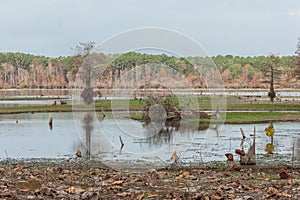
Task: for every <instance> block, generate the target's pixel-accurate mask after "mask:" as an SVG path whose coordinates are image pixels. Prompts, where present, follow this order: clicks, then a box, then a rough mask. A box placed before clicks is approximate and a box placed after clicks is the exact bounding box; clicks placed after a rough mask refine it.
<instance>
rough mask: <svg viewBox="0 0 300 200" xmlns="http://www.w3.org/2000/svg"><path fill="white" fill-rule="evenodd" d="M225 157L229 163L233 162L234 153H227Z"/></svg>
mask: <svg viewBox="0 0 300 200" xmlns="http://www.w3.org/2000/svg"><path fill="white" fill-rule="evenodd" d="M225 156H226V157H227V162H233V155H232V153H226V154H225Z"/></svg>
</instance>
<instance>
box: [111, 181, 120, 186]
mask: <svg viewBox="0 0 300 200" xmlns="http://www.w3.org/2000/svg"><path fill="white" fill-rule="evenodd" d="M122 183H123V181H114V182H112V183H111V184H112V185H121V184H122Z"/></svg>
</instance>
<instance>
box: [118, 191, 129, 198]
mask: <svg viewBox="0 0 300 200" xmlns="http://www.w3.org/2000/svg"><path fill="white" fill-rule="evenodd" d="M117 195H118V196H119V197H127V196H130V195H131V193H129V192H121V193H118V194H117Z"/></svg>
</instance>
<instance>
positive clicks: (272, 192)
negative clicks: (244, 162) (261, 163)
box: [267, 187, 278, 194]
mask: <svg viewBox="0 0 300 200" xmlns="http://www.w3.org/2000/svg"><path fill="white" fill-rule="evenodd" d="M267 193H269V194H278V190H277V189H276V188H273V187H271V188H269V189H268V190H267Z"/></svg>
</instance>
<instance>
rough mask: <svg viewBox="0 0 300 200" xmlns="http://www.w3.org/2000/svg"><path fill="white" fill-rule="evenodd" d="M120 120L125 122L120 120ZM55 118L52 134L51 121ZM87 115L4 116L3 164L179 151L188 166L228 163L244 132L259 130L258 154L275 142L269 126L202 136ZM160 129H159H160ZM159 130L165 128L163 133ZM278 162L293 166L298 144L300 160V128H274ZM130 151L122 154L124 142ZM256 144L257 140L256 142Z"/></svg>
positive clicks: (0, 131) (162, 156) (0, 136)
mask: <svg viewBox="0 0 300 200" xmlns="http://www.w3.org/2000/svg"><path fill="white" fill-rule="evenodd" d="M118 116H119V117H118ZM50 117H52V118H53V128H52V129H50V127H49V125H48V122H49V118H50ZM88 119H89V118H87V114H86V113H77V114H75V115H74V114H73V113H34V114H31V113H23V114H10V115H0V159H5V158H7V157H9V158H16V159H22V158H67V159H68V158H74V153H75V152H76V150H77V149H80V150H81V151H82V152H83V154H87V155H88V154H89V153H90V155H91V157H94V158H97V159H101V160H103V161H120V160H123V161H124V160H144V161H150V162H151V161H161V162H168V160H169V159H170V156H171V154H172V153H173V152H174V151H176V152H177V154H178V155H179V156H180V159H181V160H182V161H185V162H209V161H224V160H225V156H224V154H225V153H229V152H231V153H233V154H234V151H235V149H239V148H241V147H240V144H241V133H240V128H241V127H242V128H243V129H244V131H245V133H246V135H247V139H246V141H245V149H247V148H248V147H249V145H250V142H251V140H252V138H251V137H250V136H249V135H250V133H251V134H252V133H253V129H254V126H255V127H256V136H257V137H256V150H257V151H256V152H257V154H258V155H262V156H263V155H265V154H266V152H265V146H266V145H267V144H268V143H270V142H271V139H270V138H269V137H267V136H266V135H265V133H264V129H265V127H267V126H268V124H250V125H249V124H243V125H229V124H226V125H223V126H221V127H219V130H218V131H217V130H216V129H214V128H213V127H210V128H202V130H196V129H193V128H191V127H188V126H184V125H181V127H179V126H178V124H177V125H174V124H171V125H168V126H165V125H164V124H163V125H162V126H157V124H155V126H154V128H153V126H150V125H149V124H148V125H145V124H143V123H141V122H139V121H134V120H130V119H126V118H123V117H122V115H121V114H120V115H112V114H111V113H107V115H106V117H105V118H104V119H102V116H100V113H99V114H98V113H97V116H96V117H95V120H93V119H92V120H88ZM155 127H156V129H155ZM157 127H159V128H157ZM274 127H275V137H274V141H273V144H274V146H275V151H274V152H275V154H274V155H273V157H274V156H275V157H276V156H277V158H281V157H282V158H284V159H286V160H289V159H290V158H291V155H292V145H293V144H295V158H296V159H298V160H299V155H300V150H299V149H300V148H299V145H300V124H299V123H296V122H284V123H274ZM120 136H121V138H122V140H123V142H124V144H125V145H124V148H123V149H122V150H121V151H120V138H119V137H120ZM250 138H251V140H250Z"/></svg>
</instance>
